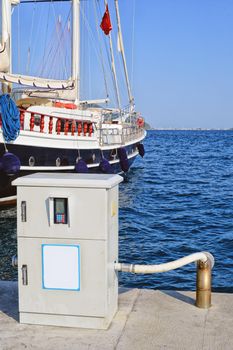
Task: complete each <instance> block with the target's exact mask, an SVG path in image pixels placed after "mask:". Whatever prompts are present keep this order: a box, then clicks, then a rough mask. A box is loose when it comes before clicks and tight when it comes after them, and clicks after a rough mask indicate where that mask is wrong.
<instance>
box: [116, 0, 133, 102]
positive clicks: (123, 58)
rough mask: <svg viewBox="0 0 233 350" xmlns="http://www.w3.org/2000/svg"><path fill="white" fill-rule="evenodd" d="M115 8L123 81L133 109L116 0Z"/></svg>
mask: <svg viewBox="0 0 233 350" xmlns="http://www.w3.org/2000/svg"><path fill="white" fill-rule="evenodd" d="M115 8H116V17H117V27H118V39H119V48H120V52H121V57H122V61H123V66H124V72H125V79H126V85H127V90H128V96H129V103H130V106H131V107H132V108H133V107H134V98H133V95H132V92H131V87H130V82H129V75H128V69H127V64H126V59H125V50H124V44H123V39H122V31H121V21H120V13H119V5H118V0H115Z"/></svg>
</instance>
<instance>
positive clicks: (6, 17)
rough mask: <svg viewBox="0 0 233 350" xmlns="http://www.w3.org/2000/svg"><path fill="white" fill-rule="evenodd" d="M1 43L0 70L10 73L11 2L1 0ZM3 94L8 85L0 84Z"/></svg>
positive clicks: (7, 89)
mask: <svg viewBox="0 0 233 350" xmlns="http://www.w3.org/2000/svg"><path fill="white" fill-rule="evenodd" d="M1 11H2V42H1V50H0V61H1V62H0V69H1V71H2V70H3V71H4V72H7V73H10V72H11V40H10V39H11V1H10V0H2V8H1ZM2 90H3V93H7V92H9V90H10V85H9V84H7V83H2Z"/></svg>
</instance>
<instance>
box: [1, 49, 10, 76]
mask: <svg viewBox="0 0 233 350" xmlns="http://www.w3.org/2000/svg"><path fill="white" fill-rule="evenodd" d="M6 48H7V44H6V43H4V44H3V45H1V44H0V72H8V71H9V68H10V63H9V54H8V50H7V49H6Z"/></svg>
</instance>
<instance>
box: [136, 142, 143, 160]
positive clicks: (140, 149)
mask: <svg viewBox="0 0 233 350" xmlns="http://www.w3.org/2000/svg"><path fill="white" fill-rule="evenodd" d="M137 149H138V153H139V154H140V156H141V157H142V158H143V157H144V155H145V148H144V145H143V144H142V143H138V144H137Z"/></svg>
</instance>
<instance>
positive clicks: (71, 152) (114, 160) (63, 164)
mask: <svg viewBox="0 0 233 350" xmlns="http://www.w3.org/2000/svg"><path fill="white" fill-rule="evenodd" d="M125 149H126V152H127V154H128V164H129V167H130V166H131V165H132V163H133V162H134V160H135V158H136V156H137V155H138V151H137V144H136V143H135V144H131V145H127V146H126V147H125ZM8 151H9V152H10V153H13V154H15V155H16V156H17V157H18V158H19V159H20V162H21V167H20V171H19V172H18V173H17V174H14V175H7V174H5V172H4V171H3V170H1V171H0V206H3V205H4V206H5V205H10V204H15V201H16V188H15V187H14V186H12V185H11V183H12V181H13V180H15V179H16V178H17V177H20V176H25V175H29V174H32V173H35V172H49V173H53V172H75V164H76V162H77V160H78V159H79V158H81V159H83V160H84V161H85V163H86V164H87V166H88V171H89V172H91V173H103V172H102V171H101V170H100V168H99V163H100V161H101V159H102V158H103V157H104V158H105V159H107V160H108V161H109V163H110V164H111V168H112V173H114V174H123V173H124V172H123V171H122V169H121V165H120V159H119V158H118V155H117V149H116V148H109V149H105V150H104V149H102V150H101V149H90V150H89V149H86V150H79V151H78V150H77V149H76V150H75V149H68V150H66V149H59V148H58V149H54V148H48V147H27V146H23V145H13V144H12V145H8ZM2 155H3V154H2ZM2 155H1V156H2ZM32 160H34V164H33V165H32V163H33V162H32ZM58 160H59V161H58ZM30 164H31V165H30Z"/></svg>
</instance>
